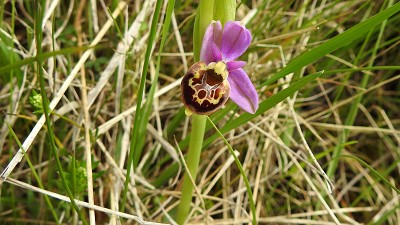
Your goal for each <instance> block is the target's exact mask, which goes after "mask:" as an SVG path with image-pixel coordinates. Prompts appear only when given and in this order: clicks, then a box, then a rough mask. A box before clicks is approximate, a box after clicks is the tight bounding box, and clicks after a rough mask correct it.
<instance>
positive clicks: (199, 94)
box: [181, 62, 230, 115]
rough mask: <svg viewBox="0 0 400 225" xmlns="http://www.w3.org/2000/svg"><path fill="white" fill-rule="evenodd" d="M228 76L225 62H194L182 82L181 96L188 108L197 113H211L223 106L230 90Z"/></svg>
mask: <svg viewBox="0 0 400 225" xmlns="http://www.w3.org/2000/svg"><path fill="white" fill-rule="evenodd" d="M227 77H228V71H227V70H226V64H225V63H224V62H217V63H215V62H212V63H210V64H209V65H206V64H205V63H204V62H198V63H195V64H193V66H191V67H190V68H189V70H188V72H187V73H186V74H185V76H184V77H183V79H182V82H181V98H182V101H183V103H184V104H185V106H186V108H187V109H188V110H189V111H191V112H193V113H196V114H201V115H210V114H211V113H213V112H215V111H216V110H218V109H220V108H221V107H223V106H224V105H225V103H226V101H227V100H228V98H229V92H230V86H229V83H228V81H227V79H226V78H227Z"/></svg>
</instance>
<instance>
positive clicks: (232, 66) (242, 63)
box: [226, 61, 246, 71]
mask: <svg viewBox="0 0 400 225" xmlns="http://www.w3.org/2000/svg"><path fill="white" fill-rule="evenodd" d="M245 65H246V62H245V61H229V62H227V63H226V66H227V67H228V71H232V70H236V69H239V68H242V67H243V66H245Z"/></svg>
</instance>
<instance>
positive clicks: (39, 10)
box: [34, 0, 88, 225]
mask: <svg viewBox="0 0 400 225" xmlns="http://www.w3.org/2000/svg"><path fill="white" fill-rule="evenodd" d="M44 3H45V2H44V1H43V0H42V1H40V4H39V0H37V1H35V5H36V8H35V10H34V17H35V37H36V47H37V48H36V49H37V55H41V54H42V47H41V46H42V38H43V36H42V35H43V32H42V26H41V24H42V19H43V7H44V5H45V4H44ZM36 63H37V69H38V74H39V83H40V92H41V95H42V103H43V114H44V116H45V118H46V126H47V132H48V138H49V140H50V149H51V151H52V153H53V156H54V159H55V161H56V165H57V168H58V172H59V175H60V177H61V181H62V184H63V185H64V188H65V191H66V192H67V194H68V197H69V199H70V200H71V205H72V207H73V208H74V210H75V211H76V212H77V213H78V216H79V218H80V219H81V222H82V223H83V224H84V225H87V224H88V223H87V221H86V219H85V217H84V216H83V214H82V212H81V211H80V209H79V207H78V205H77V204H76V203H75V200H74V196H73V195H72V192H71V190H70V188H69V186H68V183H67V180H66V178H65V176H64V172H63V169H62V165H61V162H60V158H59V156H58V152H57V148H56V144H55V141H54V140H55V137H54V133H53V127H52V124H51V121H50V109H49V102H48V99H47V96H46V89H45V82H44V74H43V68H42V60H41V59H40V58H37V60H36Z"/></svg>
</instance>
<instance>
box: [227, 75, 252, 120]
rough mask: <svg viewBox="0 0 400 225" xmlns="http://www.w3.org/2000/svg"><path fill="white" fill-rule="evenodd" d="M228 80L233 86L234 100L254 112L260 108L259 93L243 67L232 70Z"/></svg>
mask: <svg viewBox="0 0 400 225" xmlns="http://www.w3.org/2000/svg"><path fill="white" fill-rule="evenodd" d="M228 82H229V85H230V86H231V93H230V98H231V99H232V101H234V102H235V103H236V104H237V105H238V106H239V107H240V108H242V109H244V110H245V111H247V112H249V113H252V114H254V113H255V112H256V111H257V109H258V94H257V91H256V89H255V88H254V86H253V84H252V83H251V80H250V78H249V77H248V76H247V74H246V72H245V71H244V70H243V69H242V68H239V69H236V70H232V71H230V73H229V76H228Z"/></svg>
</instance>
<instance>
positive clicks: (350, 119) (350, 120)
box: [327, 0, 393, 177]
mask: <svg viewBox="0 0 400 225" xmlns="http://www.w3.org/2000/svg"><path fill="white" fill-rule="evenodd" d="M392 5H393V0H390V1H389V3H388V8H390V7H391V6H392ZM386 24H387V19H385V20H383V21H382V24H381V27H380V30H379V34H378V38H377V40H376V42H375V46H374V48H373V49H372V54H371V60H370V61H369V63H368V66H367V67H372V66H373V64H374V62H375V58H376V57H375V56H376V54H377V52H378V49H379V46H380V44H381V40H382V35H383V33H384V31H385V27H386ZM372 32H373V30H371V31H370V32H369V34H368V38H367V40H369V37H370V35H371V34H372ZM365 43H366V42H365ZM369 77H370V75H369V74H366V73H364V75H363V77H362V80H361V84H360V89H361V90H364V89H365V88H366V87H367V85H368V81H369ZM361 92H363V91H359V93H361ZM362 98H363V95H362V94H361V95H359V96H358V97H357V98H356V99H355V100H354V102H353V103H352V104H351V107H350V110H349V113H348V116H347V118H346V120H345V123H344V125H345V126H351V125H353V124H354V122H355V119H356V117H357V114H358V108H359V104H360V103H361V100H362ZM348 135H349V129H344V130H343V132H342V133H341V135H340V137H339V143H338V144H337V145H336V146H335V149H334V151H333V154H332V157H333V158H334V160H332V161H331V162H330V164H329V167H328V170H327V175H328V176H329V177H332V176H333V174H334V173H335V171H336V168H337V166H338V163H339V161H338V157H339V156H340V155H341V154H342V151H343V147H344V145H343V144H344V143H345V142H346V141H347V138H348Z"/></svg>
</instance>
